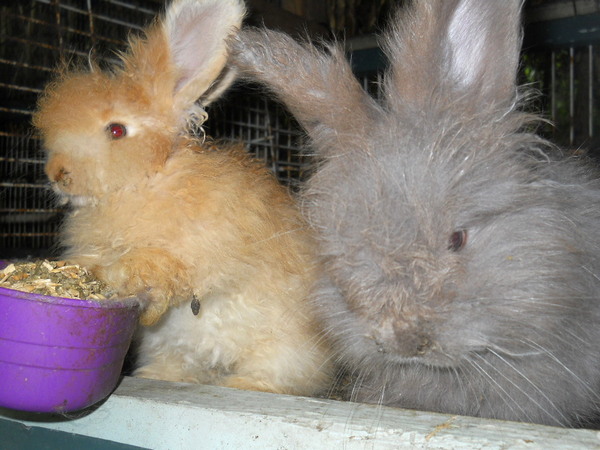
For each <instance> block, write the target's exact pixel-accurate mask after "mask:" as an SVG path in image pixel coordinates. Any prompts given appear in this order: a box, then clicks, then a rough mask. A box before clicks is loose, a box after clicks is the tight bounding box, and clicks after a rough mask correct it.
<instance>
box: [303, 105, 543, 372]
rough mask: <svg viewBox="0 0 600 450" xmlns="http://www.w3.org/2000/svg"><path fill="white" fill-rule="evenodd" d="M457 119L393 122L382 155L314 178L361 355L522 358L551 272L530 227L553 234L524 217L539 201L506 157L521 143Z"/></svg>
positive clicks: (443, 363)
mask: <svg viewBox="0 0 600 450" xmlns="http://www.w3.org/2000/svg"><path fill="white" fill-rule="evenodd" d="M455 120H456V119H455V118H453V117H452V115H448V116H446V117H440V116H439V115H436V117H435V120H431V122H430V123H432V124H440V123H442V124H445V125H446V126H442V127H437V126H434V125H431V126H429V125H428V121H427V118H422V119H420V120H415V119H413V120H412V123H411V119H410V118H408V117H407V118H405V119H404V120H403V122H402V124H401V126H400V125H398V124H396V123H394V122H391V121H385V120H382V121H381V129H374V130H373V136H371V138H372V140H371V141H370V142H374V143H377V144H376V145H377V151H376V154H377V157H373V156H371V155H372V154H373V153H372V151H371V149H369V148H366V149H364V150H363V151H359V150H360V149H356V151H353V152H351V153H349V154H348V155H347V156H346V157H339V158H332V159H330V160H328V161H327V162H326V163H325V164H323V166H322V167H321V170H320V171H319V172H318V173H317V174H315V176H314V178H313V180H311V183H312V185H314V186H316V187H317V188H318V189H317V188H314V189H311V188H310V187H309V190H308V192H307V194H308V195H307V198H308V199H309V202H313V204H316V203H318V205H319V208H318V209H317V208H312V209H309V214H310V218H311V221H312V222H313V223H314V224H316V226H317V228H318V229H319V230H320V234H321V236H322V242H323V252H324V254H325V256H326V258H327V261H328V270H329V273H330V276H331V278H332V281H333V282H334V284H335V285H336V286H337V287H338V289H339V290H340V293H341V298H342V299H343V300H341V301H344V302H345V304H346V308H347V310H348V313H349V314H351V316H352V318H353V320H352V321H349V323H350V324H351V326H352V327H354V331H353V334H355V335H360V336H361V342H362V344H361V345H362V346H363V348H362V349H361V352H360V353H362V354H374V355H378V356H379V357H381V358H384V359H385V360H387V361H396V362H407V361H413V362H415V361H418V362H421V363H423V364H427V365H434V366H440V367H447V366H456V365H460V364H462V363H463V362H464V360H465V359H468V358H471V354H472V353H473V352H484V351H485V349H487V348H488V347H490V346H492V347H496V348H500V347H501V348H503V349H505V348H507V346H509V347H510V352H513V353H515V352H522V351H523V349H522V348H521V347H522V344H521V342H522V338H523V337H524V336H526V335H527V333H528V331H527V330H528V327H529V326H530V324H529V323H527V322H528V321H529V320H530V319H527V321H526V320H524V319H523V317H525V316H524V314H525V312H527V310H528V309H529V310H530V313H532V312H533V313H535V312H536V310H537V309H539V308H540V306H539V304H536V303H532V302H531V301H530V300H529V299H530V298H532V297H535V296H537V295H538V293H537V292H535V290H536V283H539V281H536V280H538V279H539V278H538V277H539V273H543V271H544V270H545V267H544V264H545V263H544V262H543V261H538V259H539V258H540V257H539V251H537V250H536V248H539V245H540V244H539V242H535V240H534V239H532V236H531V234H530V230H531V229H532V228H535V229H541V230H543V229H545V228H548V233H551V232H552V231H551V227H550V226H548V225H544V217H543V216H536V215H531V214H527V213H523V212H521V211H523V210H526V209H527V208H529V207H531V206H532V205H531V203H532V202H535V201H536V200H535V199H538V200H539V195H536V196H532V195H530V194H532V193H533V190H535V189H536V186H535V185H534V184H531V183H529V181H530V180H529V179H528V177H530V175H528V174H527V173H526V172H524V171H522V170H519V169H515V165H514V161H510V160H507V158H506V152H504V151H502V150H503V146H505V145H512V143H511V142H507V140H506V139H499V136H498V135H497V134H502V133H503V132H504V131H503V130H502V127H498V126H497V125H494V129H492V125H490V126H488V127H487V128H486V129H483V127H486V124H485V123H486V122H490V123H493V122H494V121H491V120H490V121H487V120H484V121H482V123H480V124H479V127H477V128H475V129H474V131H473V129H471V128H469V129H461V128H460V127H452V124H453V121H455ZM407 123H411V126H406V124H407ZM384 130H385V132H384ZM393 130H399V131H398V132H397V133H394V132H393ZM406 130H412V132H407V131H406ZM382 136H384V138H383V139H382V138H381V137H382ZM413 136H414V139H413ZM423 136H427V137H428V138H427V139H424V138H423ZM440 146H442V148H443V151H440V150H439V147H440ZM495 155H502V156H495ZM350 172H351V173H353V174H354V175H353V176H352V177H348V176H345V174H347V173H350ZM359 180H360V181H359ZM359 182H360V186H361V189H360V190H359V189H357V188H356V186H357V183H359ZM340 199H352V201H340ZM516 203H518V204H517V205H516ZM515 205H516V206H515ZM307 206H310V203H309V205H307ZM551 242H552V241H551V240H550V243H551ZM545 245H546V246H547V245H549V244H545ZM550 245H551V244H550ZM531 266H533V267H536V268H537V269H538V270H539V271H540V272H539V273H535V274H534V273H532V271H531V268H530V269H526V270H524V268H528V267H531ZM500 293H501V295H500ZM519 312H520V313H521V314H519ZM545 314H547V315H552V312H546V313H545ZM538 316H539V314H538V315H537V316H534V317H538ZM544 317H546V316H544ZM535 320H536V319H533V321H534V322H535ZM540 326H541V324H540ZM510 338H512V340H511V339H510Z"/></svg>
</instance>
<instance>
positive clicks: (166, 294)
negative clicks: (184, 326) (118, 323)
mask: <svg viewBox="0 0 600 450" xmlns="http://www.w3.org/2000/svg"><path fill="white" fill-rule="evenodd" d="M92 271H93V272H94V274H95V275H96V276H97V277H98V278H100V279H101V280H103V281H104V282H106V283H107V284H109V285H110V286H112V287H113V288H114V289H116V290H117V292H118V293H119V294H120V295H122V296H130V295H135V296H138V297H139V298H140V301H141V303H142V305H143V306H144V309H143V311H142V316H141V319H140V323H141V324H142V325H145V326H148V325H153V324H154V323H156V322H157V321H158V320H159V319H160V317H161V316H162V315H163V314H164V313H165V312H166V311H167V309H168V308H169V306H170V305H172V304H174V303H175V300H176V299H180V298H191V293H190V292H191V290H190V289H189V282H188V277H187V270H186V267H185V265H184V264H183V263H182V262H181V261H180V260H179V259H177V258H175V257H173V256H172V255H170V254H169V253H168V252H167V251H165V250H163V249H157V248H142V249H134V250H131V251H130V252H128V253H127V254H125V255H124V256H122V257H121V258H119V259H118V260H117V261H116V262H114V263H113V264H110V265H107V266H96V267H94V268H93V269H92ZM188 294H189V295H188Z"/></svg>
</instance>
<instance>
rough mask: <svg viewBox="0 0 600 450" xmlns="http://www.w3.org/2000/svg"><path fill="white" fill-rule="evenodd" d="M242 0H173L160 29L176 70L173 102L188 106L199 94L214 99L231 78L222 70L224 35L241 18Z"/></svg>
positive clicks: (236, 27) (225, 47)
mask: <svg viewBox="0 0 600 450" xmlns="http://www.w3.org/2000/svg"><path fill="white" fill-rule="evenodd" d="M244 14H245V8H244V3H243V0H175V1H174V2H173V3H171V5H170V6H169V7H168V9H167V12H166V14H165V17H164V19H163V23H162V25H163V29H164V32H165V35H166V39H167V42H168V46H169V49H170V54H171V60H172V63H173V64H174V66H175V67H174V70H175V73H176V77H177V78H176V81H175V102H176V105H177V107H180V108H181V109H182V110H187V109H189V108H190V107H191V106H192V105H193V104H194V102H195V101H196V100H198V99H199V98H201V101H202V103H203V105H207V104H208V103H210V102H211V101H213V100H214V99H216V98H217V97H218V96H219V95H220V94H221V93H222V92H223V91H224V90H225V89H226V88H227V87H228V86H229V85H230V84H231V82H233V79H234V73H233V72H231V71H226V70H225V71H224V70H223V69H224V67H225V64H226V62H227V57H228V44H227V42H228V38H229V36H230V35H231V34H232V33H235V32H236V30H239V28H240V27H241V24H242V20H243V18H244Z"/></svg>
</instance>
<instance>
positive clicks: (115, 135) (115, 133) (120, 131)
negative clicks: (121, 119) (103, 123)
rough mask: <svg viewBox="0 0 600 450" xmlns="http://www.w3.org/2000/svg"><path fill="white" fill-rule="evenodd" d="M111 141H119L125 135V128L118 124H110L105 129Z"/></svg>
mask: <svg viewBox="0 0 600 450" xmlns="http://www.w3.org/2000/svg"><path fill="white" fill-rule="evenodd" d="M106 131H108V134H109V136H110V137H111V139H121V138H122V137H125V136H126V135H127V127H125V125H123V124H120V123H111V124H109V125H108V126H107V127H106Z"/></svg>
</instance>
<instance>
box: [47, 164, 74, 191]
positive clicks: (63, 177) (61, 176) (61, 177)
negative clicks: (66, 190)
mask: <svg viewBox="0 0 600 450" xmlns="http://www.w3.org/2000/svg"><path fill="white" fill-rule="evenodd" d="M70 174H71V172H69V171H68V170H67V169H65V168H64V167H61V168H59V169H58V170H57V171H56V172H55V173H54V175H53V176H52V181H54V182H55V183H59V184H60V185H61V186H64V187H67V186H69V185H70V184H71V183H72V182H73V180H72V179H71V177H70Z"/></svg>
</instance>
